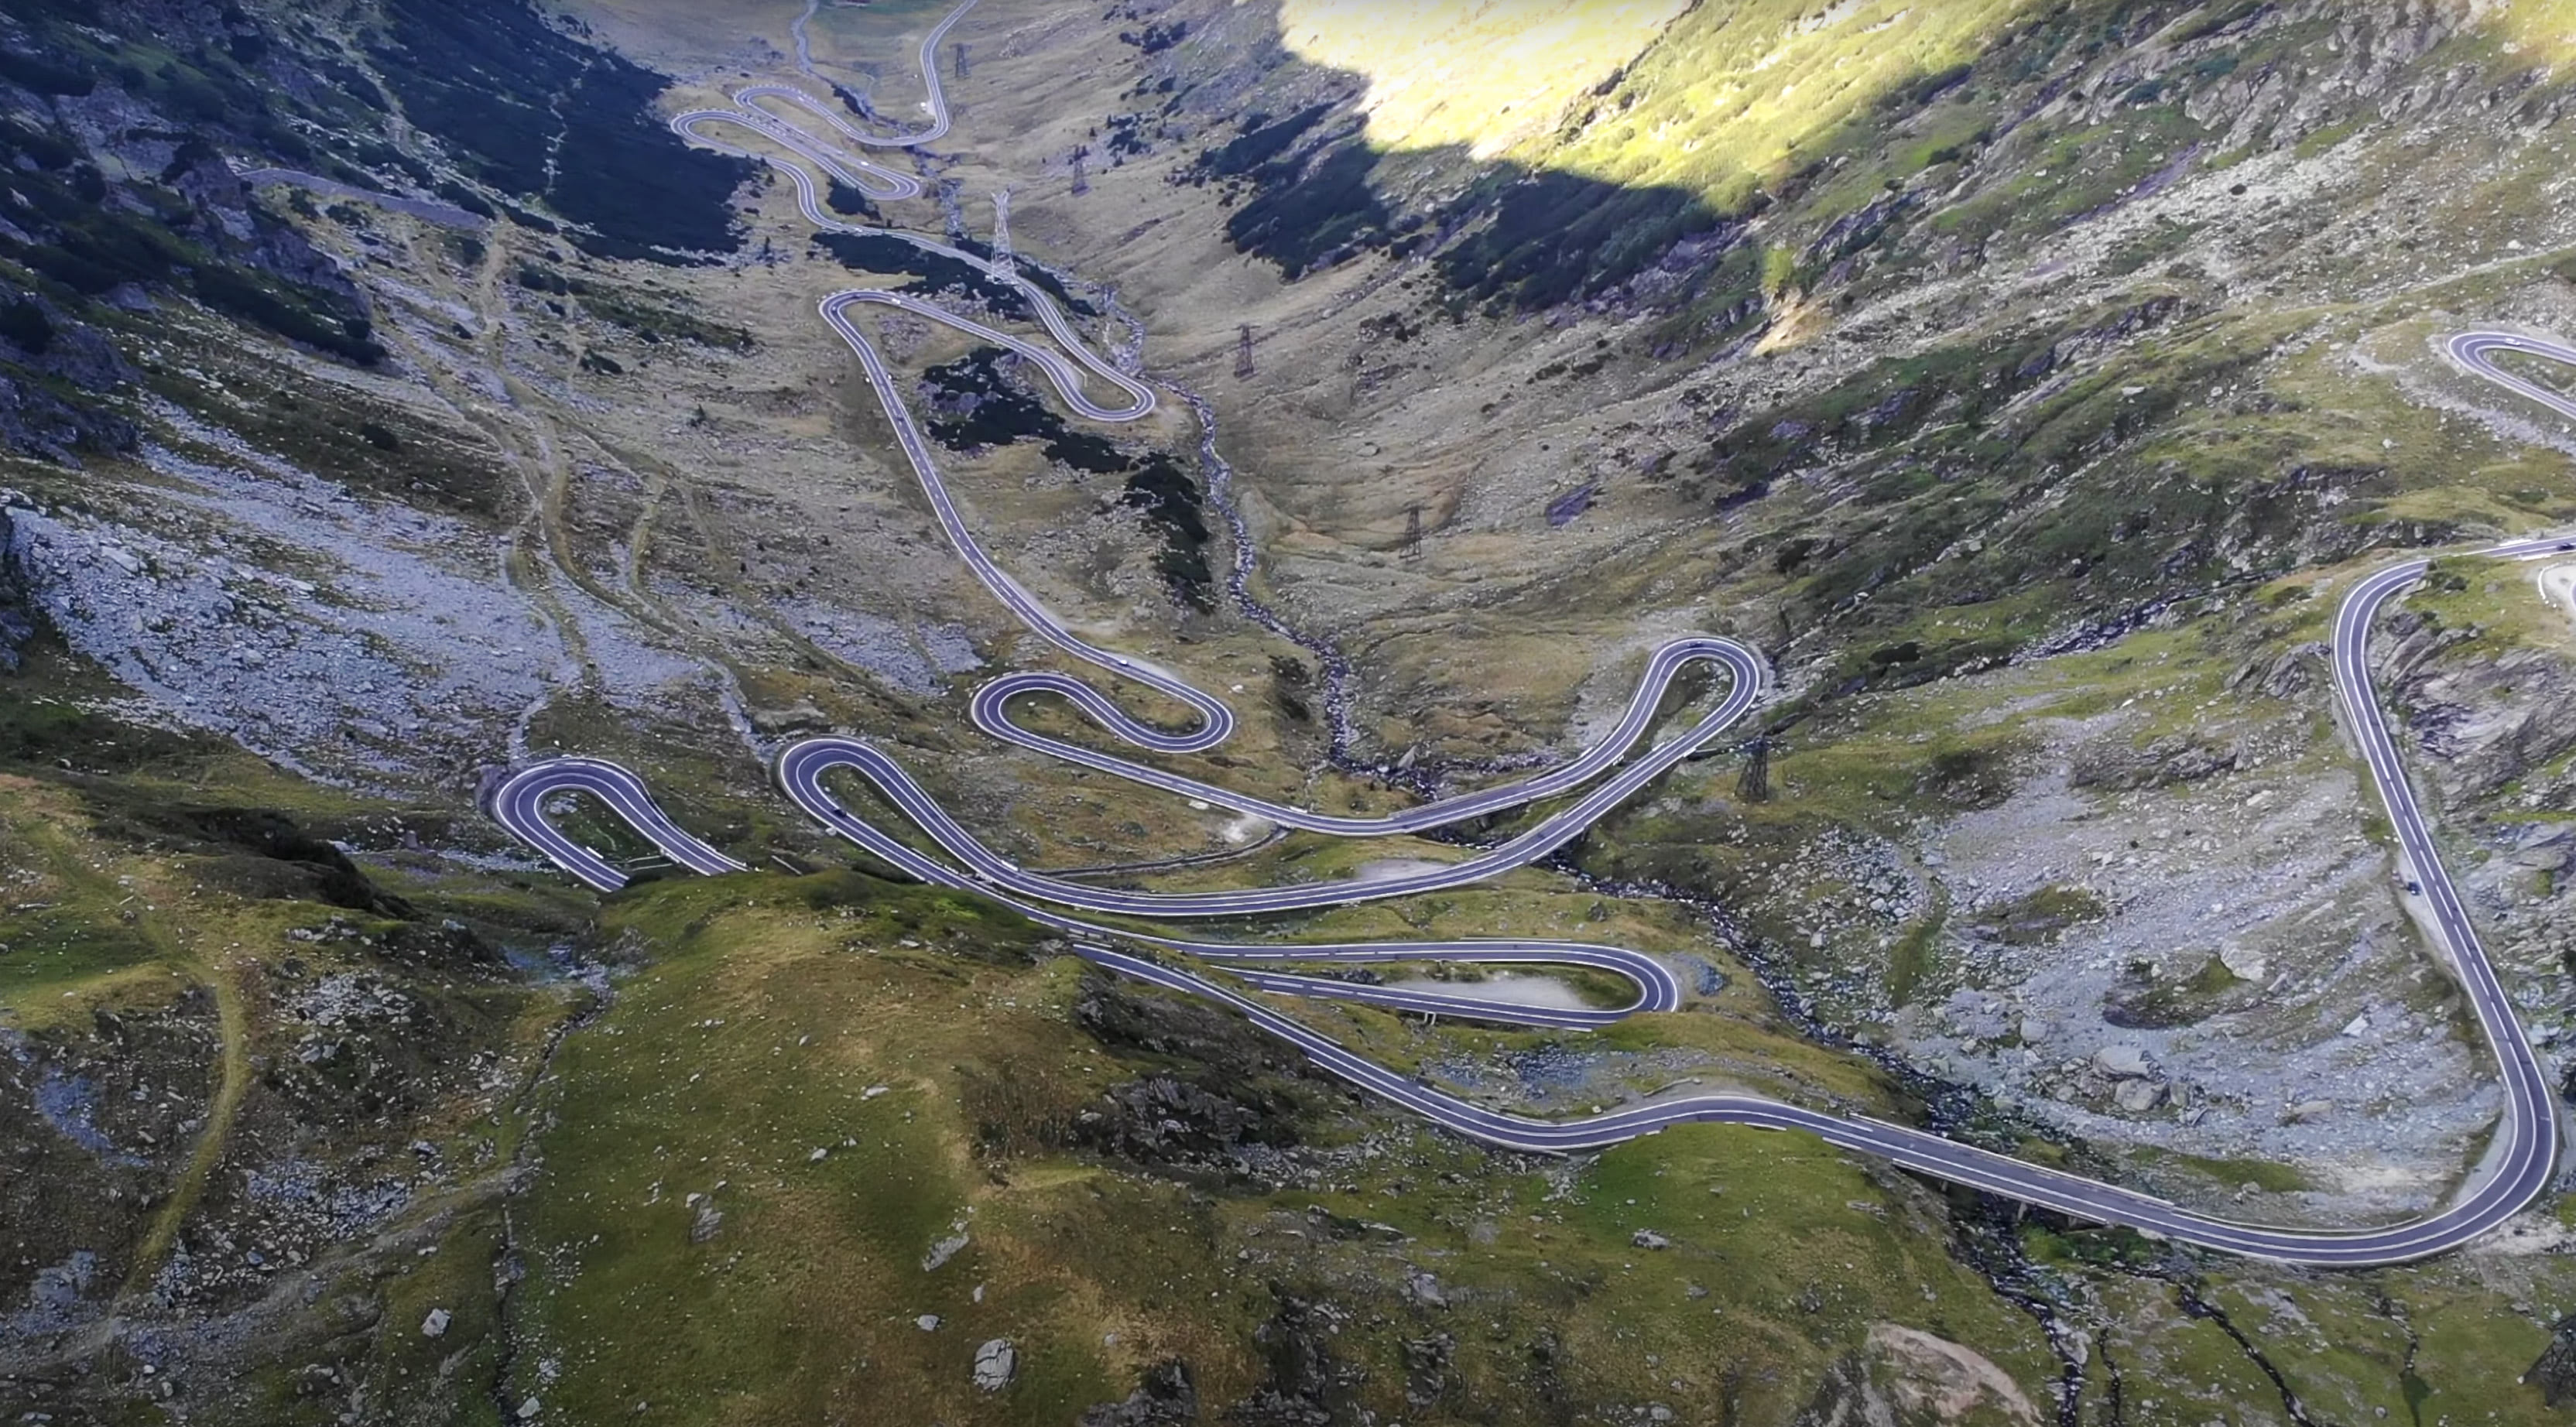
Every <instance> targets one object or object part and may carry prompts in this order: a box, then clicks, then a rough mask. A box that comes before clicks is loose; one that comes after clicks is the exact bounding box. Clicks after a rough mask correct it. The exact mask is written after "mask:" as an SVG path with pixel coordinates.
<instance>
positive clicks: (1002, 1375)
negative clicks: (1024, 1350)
mask: <svg viewBox="0 0 2576 1427" xmlns="http://www.w3.org/2000/svg"><path fill="white" fill-rule="evenodd" d="M1019 1367H1020V1355H1019V1353H1018V1352H1017V1351H1015V1350H1014V1349H1013V1348H1012V1347H1011V1340H1010V1339H1008V1338H994V1339H992V1340H990V1341H989V1342H987V1343H985V1344H984V1345H983V1346H982V1347H980V1348H977V1349H976V1350H975V1386H976V1387H978V1388H980V1389H982V1390H983V1391H985V1392H1000V1391H1001V1390H1002V1389H1003V1388H1006V1387H1009V1386H1010V1385H1011V1378H1012V1376H1013V1375H1014V1374H1016V1373H1017V1372H1018V1371H1019Z"/></svg>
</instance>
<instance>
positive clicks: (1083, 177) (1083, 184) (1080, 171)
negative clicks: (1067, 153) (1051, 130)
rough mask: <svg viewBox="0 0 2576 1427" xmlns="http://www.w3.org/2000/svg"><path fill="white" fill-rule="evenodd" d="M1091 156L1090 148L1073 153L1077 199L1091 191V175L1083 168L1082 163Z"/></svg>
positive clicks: (1077, 149)
mask: <svg viewBox="0 0 2576 1427" xmlns="http://www.w3.org/2000/svg"><path fill="white" fill-rule="evenodd" d="M1090 156H1091V150H1090V149H1088V148H1076V149H1075V150H1074V151H1073V196H1074V197H1076V198H1080V197H1081V196H1082V195H1084V194H1086V193H1089V192H1090V191H1091V174H1090V173H1089V172H1088V171H1086V170H1085V169H1084V168H1083V164H1082V161H1083V160H1084V159H1086V158H1089V157H1090Z"/></svg>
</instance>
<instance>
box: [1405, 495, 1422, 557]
mask: <svg viewBox="0 0 2576 1427" xmlns="http://www.w3.org/2000/svg"><path fill="white" fill-rule="evenodd" d="M1402 554H1403V557H1404V558H1405V559H1407V560H1419V559H1421V558H1422V505H1421V503H1420V502H1418V501H1417V502H1415V503H1414V504H1412V505H1408V506H1406V507H1405V508H1404V546H1403V550H1402Z"/></svg>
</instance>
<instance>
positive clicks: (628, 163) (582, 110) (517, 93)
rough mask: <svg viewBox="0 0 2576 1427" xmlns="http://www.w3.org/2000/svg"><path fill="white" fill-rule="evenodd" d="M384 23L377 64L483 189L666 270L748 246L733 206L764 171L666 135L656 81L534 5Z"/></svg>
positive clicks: (442, 8) (489, 1)
mask: <svg viewBox="0 0 2576 1427" xmlns="http://www.w3.org/2000/svg"><path fill="white" fill-rule="evenodd" d="M384 15H385V30H384V33H383V36H382V38H381V40H380V41H379V42H378V43H377V44H376V45H374V46H373V47H372V48H371V49H370V51H369V55H370V58H372V59H373V60H374V61H375V63H376V66H377V68H378V70H379V71H380V72H381V73H382V74H383V75H384V76H385V79H386V82H387V83H388V84H389V85H391V86H392V88H393V91H394V94H395V97H396V98H398V99H399V100H400V101H401V102H402V105H403V109H404V112H405V114H406V116H407V117H408V118H409V119H410V120H411V121H412V122H413V123H414V124H416V125H418V126H419V127H420V128H422V129H424V130H427V131H428V132H429V133H431V134H434V135H436V136H437V137H438V139H439V140H440V141H441V142H442V143H444V144H445V145H446V146H447V148H448V150H449V152H450V153H451V154H453V155H454V156H455V157H456V158H457V160H458V161H459V163H460V165H461V166H463V167H464V168H465V169H466V170H467V171H468V172H469V173H471V174H472V175H473V176H474V177H475V178H476V179H478V180H480V181H481V182H483V183H485V184H488V185H490V186H491V187H493V188H495V189H497V190H499V191H501V192H503V193H507V194H510V195H513V196H515V197H519V198H534V199H543V200H544V201H545V202H546V203H548V204H549V205H550V206H552V207H553V208H554V210H555V211H556V212H558V213H560V214H562V215H563V216H564V217H566V218H569V219H572V220H573V221H574V222H576V223H579V224H582V225H584V226H586V227H587V228H589V229H590V230H591V231H590V232H589V233H586V234H581V235H578V236H574V237H572V239H571V240H572V241H573V242H574V243H575V244H576V245H578V246H579V247H581V248H582V249H583V250H584V251H586V252H589V253H591V254H592V255H593V256H596V257H605V258H647V259H652V260H655V261H662V262H669V261H673V260H674V259H673V257H672V256H671V250H676V251H681V252H694V253H727V252H733V251H735V250H736V249H738V248H740V247H741V246H742V239H741V235H740V234H739V233H737V232H736V231H735V229H734V215H733V209H732V206H731V201H730V200H731V198H732V196H733V191H734V190H735V189H736V188H738V187H740V186H741V185H742V183H743V182H744V181H746V180H747V179H749V178H750V177H751V175H752V173H753V172H754V171H755V169H756V165H754V164H753V163H752V161H750V160H748V159H738V158H732V157H729V156H726V155H723V154H718V153H714V152H711V151H709V150H705V149H700V148H696V147H693V146H692V145H690V144H688V143H686V142H684V141H683V140H682V139H681V138H680V137H679V136H678V135H676V134H673V133H672V132H671V131H670V130H669V129H667V128H665V127H664V126H663V124H662V122H661V120H660V118H659V117H658V116H657V115H656V114H655V113H654V109H653V105H654V101H655V100H656V99H657V98H658V97H659V96H660V94H661V92H662V90H663V88H664V86H665V81H664V79H663V77H662V76H661V75H659V74H656V73H654V72H653V71H651V70H649V69H646V68H644V67H643V66H641V65H638V64H635V63H633V62H631V61H629V60H627V59H626V58H624V57H623V56H620V55H618V54H616V53H614V52H612V51H609V50H606V49H603V48H600V47H598V46H595V45H592V44H590V43H588V42H586V40H584V39H583V38H580V37H577V36H575V35H571V34H567V33H565V32H563V31H561V30H558V29H556V28H554V27H553V26H550V25H548V24H547V23H546V22H545V20H544V19H543V18H542V17H541V16H540V15H539V14H538V12H537V11H536V10H535V9H534V8H532V7H531V6H530V5H528V4H527V3H526V0H387V3H386V5H385V7H384ZM549 156H551V160H552V162H551V166H550V165H549ZM550 170H551V171H550Z"/></svg>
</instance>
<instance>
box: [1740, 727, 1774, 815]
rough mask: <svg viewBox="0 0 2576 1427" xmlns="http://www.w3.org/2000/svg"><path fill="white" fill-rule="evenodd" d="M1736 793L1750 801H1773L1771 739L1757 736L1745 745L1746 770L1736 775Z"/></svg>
mask: <svg viewBox="0 0 2576 1427" xmlns="http://www.w3.org/2000/svg"><path fill="white" fill-rule="evenodd" d="M1735 795H1736V796H1737V797H1739V798H1742V799H1743V800H1744V801H1746V802H1748V803H1767V802H1769V801H1771V740H1770V739H1768V738H1763V737H1758V736H1757V737H1756V738H1755V739H1754V740H1753V741H1752V742H1751V743H1748V744H1746V745H1744V771H1743V772H1742V773H1740V774H1738V775H1736V779H1735Z"/></svg>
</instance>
